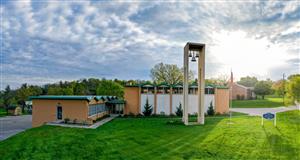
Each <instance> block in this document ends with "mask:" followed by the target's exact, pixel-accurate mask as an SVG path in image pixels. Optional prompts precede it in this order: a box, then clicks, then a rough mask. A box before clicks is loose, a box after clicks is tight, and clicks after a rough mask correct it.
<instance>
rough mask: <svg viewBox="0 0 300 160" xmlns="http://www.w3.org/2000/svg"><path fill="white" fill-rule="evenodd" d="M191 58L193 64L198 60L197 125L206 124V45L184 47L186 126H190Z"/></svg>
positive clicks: (189, 43) (197, 44)
mask: <svg viewBox="0 0 300 160" xmlns="http://www.w3.org/2000/svg"><path fill="white" fill-rule="evenodd" d="M189 57H191V62H196V61H197V59H198V82H197V83H198V93H197V95H198V98H197V99H198V106H197V108H198V115H197V123H199V124H204V112H205V111H204V89H205V82H204V80H205V76H204V75H205V72H204V71H205V44H201V43H192V42H188V43H187V44H186V45H185V47H184V54H183V70H184V74H183V76H184V78H183V117H182V120H183V122H184V124H185V125H188V123H189V119H188V106H189V103H188V94H189V82H188V81H189Z"/></svg>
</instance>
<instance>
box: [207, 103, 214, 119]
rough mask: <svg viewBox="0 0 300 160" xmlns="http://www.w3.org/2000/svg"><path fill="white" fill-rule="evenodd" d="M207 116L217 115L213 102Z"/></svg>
mask: <svg viewBox="0 0 300 160" xmlns="http://www.w3.org/2000/svg"><path fill="white" fill-rule="evenodd" d="M207 114H208V115H209V116H213V115H215V110H214V106H213V104H212V101H211V102H210V105H209V107H208V110H207Z"/></svg>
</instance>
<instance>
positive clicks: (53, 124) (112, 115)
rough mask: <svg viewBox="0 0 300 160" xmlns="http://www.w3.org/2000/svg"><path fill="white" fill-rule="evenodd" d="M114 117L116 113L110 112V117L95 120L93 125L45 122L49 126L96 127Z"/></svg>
mask: <svg viewBox="0 0 300 160" xmlns="http://www.w3.org/2000/svg"><path fill="white" fill-rule="evenodd" d="M116 117H118V115H117V114H111V115H110V117H107V118H105V119H102V120H101V121H99V122H96V123H94V124H93V125H90V126H84V125H76V124H61V123H53V122H49V123H47V125H50V126H60V127H69V128H86V129H96V128H98V127H99V126H102V125H103V124H105V123H107V122H109V121H111V120H113V119H114V118H116Z"/></svg>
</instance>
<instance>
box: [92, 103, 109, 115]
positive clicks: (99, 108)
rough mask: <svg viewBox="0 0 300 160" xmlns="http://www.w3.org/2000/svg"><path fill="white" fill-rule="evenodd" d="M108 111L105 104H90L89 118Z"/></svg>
mask: <svg viewBox="0 0 300 160" xmlns="http://www.w3.org/2000/svg"><path fill="white" fill-rule="evenodd" d="M105 111H108V107H107V106H105V104H91V105H89V116H92V115H95V114H97V113H101V112H105Z"/></svg>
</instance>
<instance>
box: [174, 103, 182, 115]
mask: <svg viewBox="0 0 300 160" xmlns="http://www.w3.org/2000/svg"><path fill="white" fill-rule="evenodd" d="M176 109H177V110H176V112H175V113H176V115H177V116H179V117H182V114H183V113H182V112H183V110H182V106H181V103H179V106H178V107H177V108H176Z"/></svg>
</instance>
